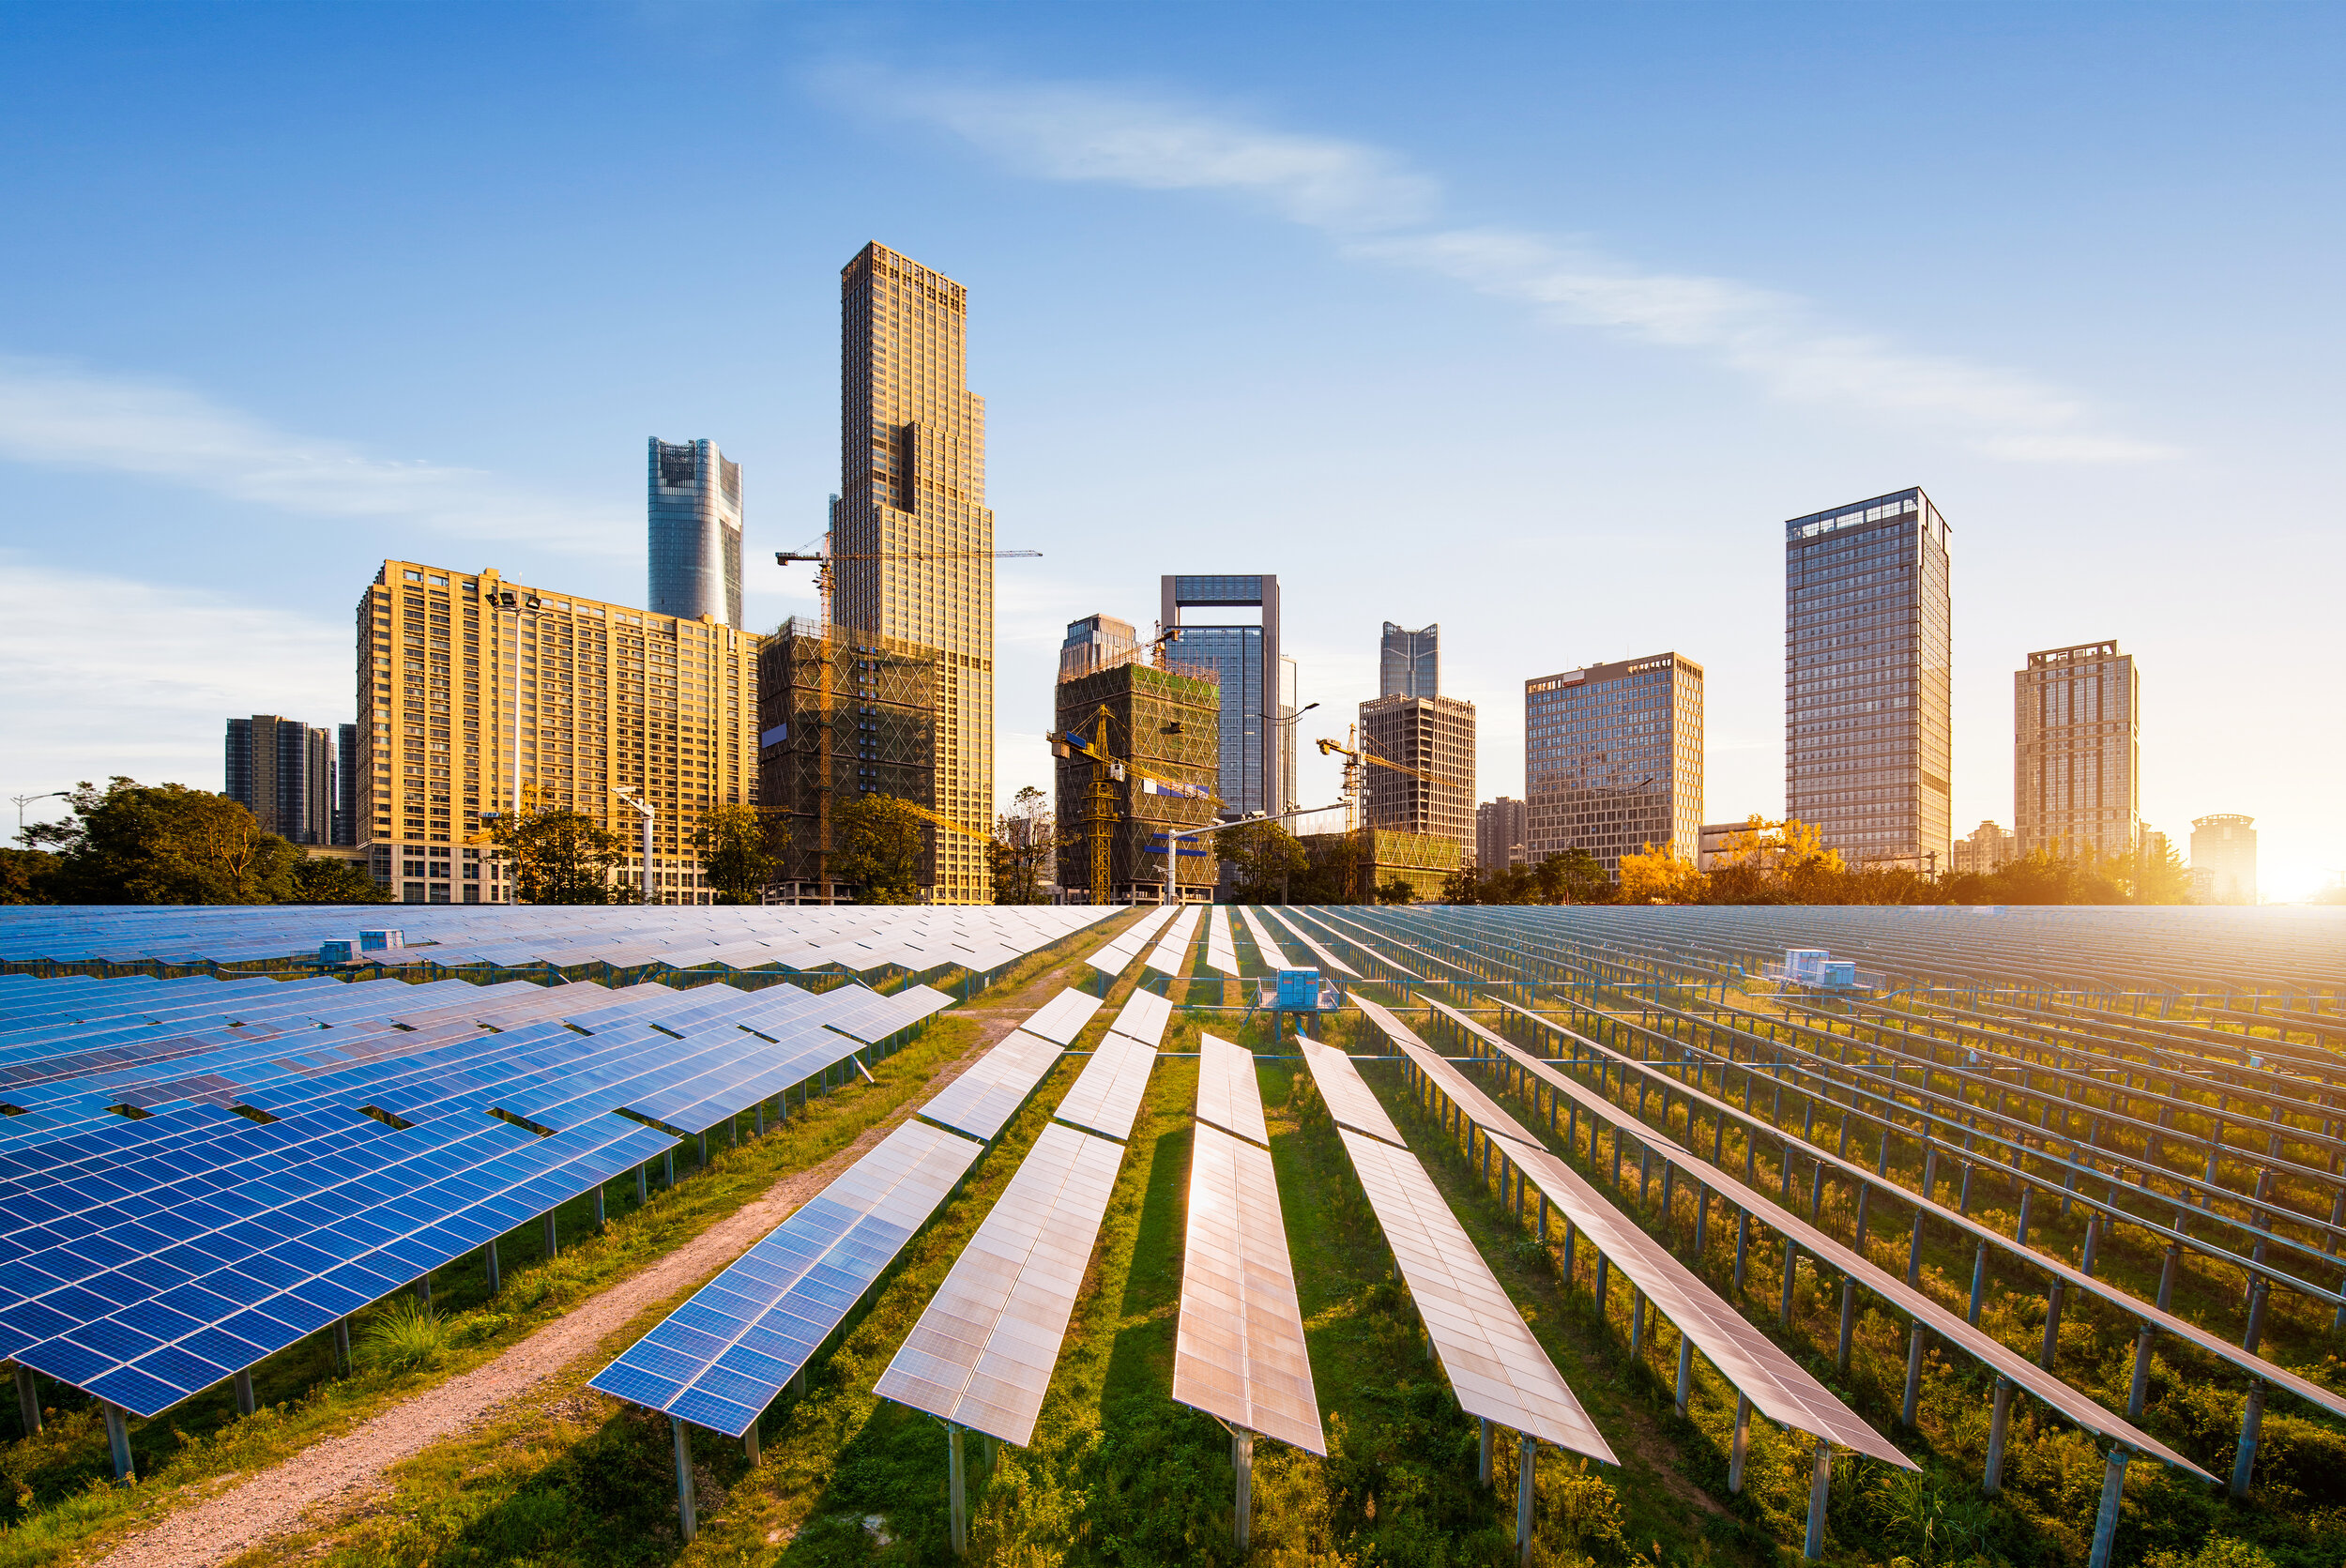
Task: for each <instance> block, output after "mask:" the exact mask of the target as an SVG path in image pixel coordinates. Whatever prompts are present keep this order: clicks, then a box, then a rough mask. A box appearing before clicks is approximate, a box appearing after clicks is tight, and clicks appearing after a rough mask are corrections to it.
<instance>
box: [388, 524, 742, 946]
mask: <svg viewBox="0 0 2346 1568" xmlns="http://www.w3.org/2000/svg"><path fill="white" fill-rule="evenodd" d="M763 641H764V639H763V638H761V637H756V636H753V635H751V634H749V633H747V632H741V631H739V630H738V629H736V628H733V627H729V626H724V625H722V624H719V623H718V622H717V621H716V619H715V617H702V618H701V619H699V620H683V619H679V618H678V617H674V616H656V615H652V614H650V613H648V612H647V611H644V610H639V609H635V608H632V606H629V605H624V604H612V603H607V602H604V601H601V600H594V599H581V598H579V597H578V596H576V595H575V594H564V593H556V592H554V591H553V590H551V589H547V588H534V587H527V586H524V585H522V584H519V583H514V582H510V581H507V580H506V579H504V578H502V577H500V576H499V575H498V574H497V573H496V572H495V571H477V572H465V571H450V570H449V569H448V568H446V567H436V566H427V565H424V564H423V563H421V562H419V561H385V562H384V563H383V570H382V571H380V572H378V573H376V575H375V579H374V582H373V586H370V587H369V588H368V589H367V591H366V592H365V594H363V595H362V596H361V597H360V599H359V601H358V714H359V723H358V780H357V787H356V789H355V791H354V792H353V793H354V797H355V799H356V801H357V807H358V842H359V843H360V844H362V845H366V846H367V849H368V852H369V856H368V858H369V860H370V862H371V864H372V865H373V871H374V877H375V880H376V881H377V882H380V883H382V884H383V885H384V886H386V887H388V888H389V889H390V891H391V896H392V897H393V898H394V899H397V900H400V901H402V902H404V903H409V904H502V903H505V902H508V901H509V899H510V891H509V890H508V888H507V886H506V884H505V882H504V880H503V878H502V876H501V875H500V870H501V868H500V867H499V866H498V865H497V863H496V862H495V860H494V859H493V858H492V857H491V856H490V854H489V853H488V852H487V851H486V850H484V849H481V848H480V847H478V846H471V845H466V844H465V840H466V839H467V838H469V837H471V836H473V835H475V834H477V833H479V832H480V817H481V813H482V812H484V811H490V812H495V811H503V810H505V809H507V808H508V807H509V806H510V804H511V802H512V801H513V800H514V799H516V796H517V794H518V797H519V799H522V800H523V801H524V802H526V803H537V802H542V803H544V804H547V805H556V806H569V807H571V808H573V809H575V810H576V811H578V812H580V813H582V814H585V815H587V816H588V817H591V818H593V819H594V820H595V821H597V822H600V823H601V824H602V825H603V826H604V827H605V828H608V829H609V830H611V831H613V832H615V833H617V835H618V836H619V837H620V838H621V839H622V840H623V841H624V842H625V843H626V844H627V845H628V848H629V851H630V854H629V857H628V859H627V860H625V861H624V862H623V863H622V865H621V866H620V867H619V869H618V871H617V873H615V876H616V878H617V881H618V883H619V887H620V890H621V891H620V896H621V897H626V896H628V891H630V890H633V889H636V888H640V887H641V886H642V875H643V862H642V860H641V858H640V854H639V851H640V848H641V845H642V843H643V833H642V828H641V823H642V818H641V817H640V816H639V815H638V814H637V813H636V812H635V811H634V810H633V808H632V807H630V806H628V805H627V804H626V803H625V802H624V801H621V800H619V799H617V798H616V797H615V796H614V795H613V794H612V790H613V789H614V788H615V787H621V788H626V789H628V790H630V791H632V792H634V793H636V794H638V795H640V796H641V797H642V798H643V799H646V800H647V801H648V802H650V803H651V805H652V806H653V808H654V809H655V810H656V811H657V812H658V818H657V822H656V826H655V830H654V836H653V845H652V871H653V875H654V883H655V887H656V889H657V890H658V892H659V894H660V897H661V901H662V902H663V903H670V904H707V903H708V902H710V899H711V895H710V892H709V891H708V888H707V887H706V886H705V884H704V883H703V880H702V877H701V875H700V872H699V860H698V857H697V856H696V855H695V853H694V852H693V846H692V832H693V828H694V827H695V826H696V825H697V824H698V822H699V820H700V814H701V813H702V812H703V811H705V810H707V809H708V807H710V806H713V805H750V804H754V803H755V802H756V799H757V683H756V664H757V647H758V645H759V644H760V643H761V642H763Z"/></svg>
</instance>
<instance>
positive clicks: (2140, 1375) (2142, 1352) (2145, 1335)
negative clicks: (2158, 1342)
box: [2126, 1323, 2158, 1421]
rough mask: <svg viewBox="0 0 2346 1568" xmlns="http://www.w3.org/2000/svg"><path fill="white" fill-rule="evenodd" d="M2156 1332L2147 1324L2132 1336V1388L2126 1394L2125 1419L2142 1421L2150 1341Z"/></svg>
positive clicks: (2146, 1388)
mask: <svg viewBox="0 0 2346 1568" xmlns="http://www.w3.org/2000/svg"><path fill="white" fill-rule="evenodd" d="M2157 1337H2158V1332H2157V1331H2156V1329H2153V1328H2152V1327H2151V1326H2150V1325H2149V1324H2147V1323H2145V1324H2144V1325H2142V1330H2141V1332H2140V1333H2138V1334H2136V1335H2135V1336H2134V1386H2133V1387H2132V1388H2130V1389H2129V1390H2128V1391H2127V1392H2126V1419H2127V1420H2128V1421H2140V1420H2141V1419H2142V1401H2143V1398H2144V1397H2145V1396H2146V1395H2147V1394H2148V1393H2150V1390H2151V1341H2152V1340H2154V1339H2156V1338H2157Z"/></svg>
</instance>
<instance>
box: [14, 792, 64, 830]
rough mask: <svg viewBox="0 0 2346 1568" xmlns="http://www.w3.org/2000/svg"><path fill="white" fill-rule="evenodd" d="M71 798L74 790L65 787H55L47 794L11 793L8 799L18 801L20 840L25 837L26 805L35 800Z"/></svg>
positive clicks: (17, 821)
mask: <svg viewBox="0 0 2346 1568" xmlns="http://www.w3.org/2000/svg"><path fill="white" fill-rule="evenodd" d="M71 798H72V792H71V791H70V790H64V789H53V790H50V791H49V792H48V793H47V794H45V795H11V796H9V797H8V799H11V800H14V801H15V802H16V836H17V839H18V841H19V842H20V843H21V842H23V838H24V808H25V807H27V806H29V805H31V804H32V803H33V802H34V801H36V800H65V799H71Z"/></svg>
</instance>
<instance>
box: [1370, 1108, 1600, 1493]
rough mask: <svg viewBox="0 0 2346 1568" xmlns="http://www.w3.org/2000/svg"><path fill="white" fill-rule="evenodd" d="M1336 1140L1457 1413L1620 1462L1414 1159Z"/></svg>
mask: <svg viewBox="0 0 2346 1568" xmlns="http://www.w3.org/2000/svg"><path fill="white" fill-rule="evenodd" d="M1337 1135H1338V1136H1339V1137H1341V1138H1343V1139H1344V1148H1345V1151H1346V1152H1347V1153H1348V1154H1349V1155H1350V1156H1351V1157H1352V1168H1353V1170H1354V1171H1355V1172H1357V1173H1358V1174H1359V1176H1360V1179H1361V1185H1362V1187H1363V1189H1365V1190H1366V1192H1367V1194H1368V1202H1369V1207H1370V1208H1371V1209H1373V1210H1376V1213H1377V1223H1378V1225H1380V1226H1381V1227H1382V1228H1383V1230H1384V1233H1385V1241H1386V1244H1387V1245H1389V1246H1391V1247H1392V1248H1393V1256H1394V1263H1395V1264H1396V1265H1398V1266H1399V1268H1400V1270H1401V1277H1402V1278H1403V1279H1404V1280H1406V1281H1407V1282H1408V1283H1409V1294H1410V1296H1411V1297H1412V1298H1413V1299H1414V1300H1415V1301H1416V1302H1417V1309H1418V1314H1419V1316H1420V1317H1422V1318H1423V1319H1424V1324H1425V1332H1426V1334H1427V1335H1428V1337H1430V1338H1431V1339H1432V1340H1433V1342H1434V1349H1435V1352H1436V1353H1437V1354H1438V1355H1439V1356H1440V1358H1441V1366H1442V1370H1443V1371H1444V1372H1445V1373H1447V1374H1448V1375H1449V1378H1450V1387H1451V1390H1452V1392H1453V1393H1455V1394H1456V1395H1457V1399H1458V1407H1459V1408H1461V1409H1463V1410H1465V1411H1466V1413H1467V1414H1469V1415H1470V1416H1480V1417H1481V1418H1483V1419H1484V1420H1485V1421H1490V1422H1495V1423H1498V1424H1499V1425H1501V1426H1505V1427H1509V1428H1512V1429H1513V1430H1515V1431H1517V1432H1521V1433H1524V1434H1526V1435H1527V1436H1530V1437H1532V1438H1536V1439H1539V1440H1540V1441H1541V1442H1544V1443H1550V1444H1553V1445H1554V1446H1556V1447H1558V1448H1565V1449H1570V1450H1571V1451H1572V1452H1573V1453H1575V1454H1589V1455H1591V1456H1592V1457H1593V1458H1597V1459H1602V1460H1603V1461H1605V1463H1607V1464H1608V1465H1610V1464H1615V1463H1618V1461H1617V1460H1615V1459H1614V1457H1613V1451H1612V1448H1611V1447H1610V1446H1609V1445H1608V1444H1607V1442H1606V1441H1605V1439H1604V1437H1603V1436H1602V1435H1601V1434H1600V1433H1599V1432H1598V1431H1597V1429H1596V1423H1593V1422H1592V1421H1591V1420H1590V1419H1589V1413H1588V1412H1587V1411H1586V1410H1584V1409H1582V1408H1580V1401H1579V1400H1577V1399H1576V1398H1574V1397H1573V1393H1572V1390H1570V1389H1568V1388H1566V1387H1565V1386H1564V1379H1563V1378H1562V1377H1561V1376H1560V1375H1559V1374H1558V1373H1557V1371H1556V1364H1555V1362H1551V1361H1549V1360H1548V1358H1547V1352H1546V1350H1543V1349H1542V1348H1541V1347H1540V1344H1539V1341H1537V1340H1536V1339H1533V1338H1532V1337H1531V1330H1530V1329H1528V1328H1526V1327H1524V1323H1523V1317H1522V1315H1521V1314H1520V1313H1518V1312H1517V1311H1516V1304H1515V1302H1512V1301H1511V1300H1509V1299H1508V1296H1507V1292H1506V1291H1505V1290H1504V1289H1503V1288H1501V1286H1500V1283H1499V1281H1498V1280H1497V1279H1495V1278H1494V1277H1492V1274H1491V1271H1490V1270H1489V1268H1488V1267H1487V1266H1485V1263H1484V1262H1483V1259H1482V1257H1481V1256H1479V1255H1477V1254H1476V1252H1475V1250H1474V1243H1473V1242H1472V1241H1470V1240H1469V1239H1468V1237H1467V1233H1466V1231H1465V1229H1464V1228H1463V1227H1462V1226H1461V1225H1459V1224H1458V1221H1457V1217H1456V1216H1455V1215H1454V1214H1452V1213H1451V1211H1450V1206H1449V1205H1448V1204H1447V1203H1445V1202H1443V1201H1442V1195H1441V1194H1440V1192H1439V1191H1437V1190H1436V1189H1435V1186H1434V1183H1433V1180H1432V1179H1431V1178H1430V1177H1428V1176H1427V1175H1426V1174H1425V1169H1424V1166H1422V1165H1419V1164H1418V1163H1417V1156H1415V1155H1413V1154H1411V1153H1410V1152H1409V1150H1408V1149H1395V1148H1394V1146H1393V1145H1391V1144H1388V1143H1381V1142H1379V1141H1378V1140H1377V1139H1375V1138H1372V1137H1368V1136H1366V1135H1364V1134H1360V1133H1355V1132H1353V1131H1352V1130H1351V1129H1349V1128H1343V1127H1340V1128H1338V1129H1337Z"/></svg>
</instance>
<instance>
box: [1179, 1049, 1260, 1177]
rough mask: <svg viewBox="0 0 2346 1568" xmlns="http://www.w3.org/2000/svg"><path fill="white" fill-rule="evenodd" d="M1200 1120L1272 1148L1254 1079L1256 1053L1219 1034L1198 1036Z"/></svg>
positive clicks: (1198, 1101)
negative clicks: (1230, 1041) (1234, 1043)
mask: <svg viewBox="0 0 2346 1568" xmlns="http://www.w3.org/2000/svg"><path fill="white" fill-rule="evenodd" d="M1197 1119H1198V1120H1200V1121H1210V1122H1211V1123H1213V1124H1214V1125H1215V1126H1216V1127H1219V1128H1221V1129H1222V1130H1223V1131H1224V1132H1226V1133H1235V1134H1238V1135H1239V1136H1240V1137H1242V1138H1251V1139H1253V1140H1254V1141H1255V1142H1256V1143H1258V1144H1260V1145H1262V1146H1263V1147H1264V1148H1265V1149H1268V1148H1270V1147H1271V1130H1270V1129H1269V1128H1268V1127H1265V1126H1264V1125H1263V1119H1262V1088H1261V1086H1260V1085H1259V1084H1257V1082H1256V1080H1255V1053H1254V1052H1252V1051H1249V1050H1247V1049H1246V1048H1245V1047H1243V1046H1241V1045H1233V1044H1231V1043H1229V1042H1228V1041H1226V1040H1224V1039H1221V1038H1220V1037H1218V1036H1216V1035H1211V1034H1200V1035H1199V1036H1198V1037H1197Z"/></svg>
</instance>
